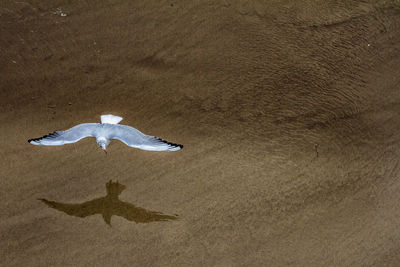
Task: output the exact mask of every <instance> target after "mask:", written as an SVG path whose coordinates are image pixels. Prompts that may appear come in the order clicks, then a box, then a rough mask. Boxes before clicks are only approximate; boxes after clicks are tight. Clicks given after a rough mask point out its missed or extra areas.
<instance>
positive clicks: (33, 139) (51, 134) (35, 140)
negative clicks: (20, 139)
mask: <svg viewBox="0 0 400 267" xmlns="http://www.w3.org/2000/svg"><path fill="white" fill-rule="evenodd" d="M59 135H60V134H59V133H58V132H57V131H56V132H52V133H49V134H47V135H44V136H42V137H38V138H32V139H29V140H28V143H31V142H37V141H40V140H41V139H43V138H47V137H57V136H59Z"/></svg>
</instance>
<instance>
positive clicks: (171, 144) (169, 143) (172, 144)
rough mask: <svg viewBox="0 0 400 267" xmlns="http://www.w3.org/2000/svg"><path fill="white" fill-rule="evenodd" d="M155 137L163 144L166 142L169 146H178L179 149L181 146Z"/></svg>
mask: <svg viewBox="0 0 400 267" xmlns="http://www.w3.org/2000/svg"><path fill="white" fill-rule="evenodd" d="M156 138H157V139H158V140H159V141H161V142H163V143H165V144H168V145H170V146H173V147H179V148H180V149H182V148H183V145H180V144H175V143H171V142H168V141H165V140H164V139H161V138H159V137H156Z"/></svg>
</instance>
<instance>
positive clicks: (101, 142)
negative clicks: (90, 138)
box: [96, 138, 110, 153]
mask: <svg viewBox="0 0 400 267" xmlns="http://www.w3.org/2000/svg"><path fill="white" fill-rule="evenodd" d="M96 141H97V144H98V145H99V147H101V149H103V150H104V152H106V153H107V150H106V148H107V145H108V143H110V140H107V139H106V138H97V140H96Z"/></svg>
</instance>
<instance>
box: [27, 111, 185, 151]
mask: <svg viewBox="0 0 400 267" xmlns="http://www.w3.org/2000/svg"><path fill="white" fill-rule="evenodd" d="M121 120H122V118H121V117H118V116H115V115H102V116H101V123H83V124H79V125H76V126H75V127H72V128H71V129H69V130H66V131H57V132H54V133H51V134H48V135H45V136H43V137H40V138H35V139H30V140H28V142H29V143H31V144H33V145H41V146H60V145H64V144H70V143H75V142H77V141H79V140H81V139H83V138H85V137H95V138H96V141H97V143H98V145H99V146H100V147H101V148H102V149H104V150H106V147H107V145H108V144H109V143H110V140H111V139H117V140H120V141H122V142H123V143H125V144H126V145H128V146H130V147H135V148H139V149H142V150H150V151H176V150H180V149H181V148H182V147H183V146H182V145H178V144H174V143H170V142H167V141H164V140H162V139H160V138H157V137H154V136H150V135H146V134H143V133H142V132H140V131H138V130H137V129H135V128H133V127H130V126H127V125H120V124H118V123H119V122H120V121H121Z"/></svg>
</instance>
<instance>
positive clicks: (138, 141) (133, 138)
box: [110, 124, 183, 151]
mask: <svg viewBox="0 0 400 267" xmlns="http://www.w3.org/2000/svg"><path fill="white" fill-rule="evenodd" d="M110 138H113V139H118V140H120V141H122V142H123V143H125V144H126V145H128V146H130V147H135V148H139V149H142V150H150V151H176V150H180V149H182V148H183V145H179V144H174V143H170V142H167V141H165V140H162V139H161V138H158V137H155V136H150V135H146V134H144V133H142V132H140V131H138V130H136V129H135V128H133V127H130V126H126V125H120V124H116V125H113V126H112V129H111V130H110Z"/></svg>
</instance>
